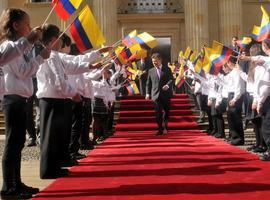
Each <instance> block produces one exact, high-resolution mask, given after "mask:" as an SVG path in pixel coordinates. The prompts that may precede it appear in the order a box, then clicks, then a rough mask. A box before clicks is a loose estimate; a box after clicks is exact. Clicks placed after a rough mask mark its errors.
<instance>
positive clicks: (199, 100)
mask: <svg viewBox="0 0 270 200" xmlns="http://www.w3.org/2000/svg"><path fill="white" fill-rule="evenodd" d="M195 96H196V105H197V106H198V109H199V110H200V111H202V93H197V94H195Z"/></svg>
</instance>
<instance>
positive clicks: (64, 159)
mask: <svg viewBox="0 0 270 200" xmlns="http://www.w3.org/2000/svg"><path fill="white" fill-rule="evenodd" d="M65 104H66V105H65V111H66V112H65V113H66V124H65V128H66V134H64V135H63V150H62V153H63V156H62V161H61V162H62V163H63V164H65V163H67V162H69V160H70V158H71V156H70V153H69V144H70V138H71V129H72V108H73V104H74V103H73V101H72V100H71V99H66V100H65Z"/></svg>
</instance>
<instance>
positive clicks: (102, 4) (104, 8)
mask: <svg viewBox="0 0 270 200" xmlns="http://www.w3.org/2000/svg"><path fill="white" fill-rule="evenodd" d="M92 10H93V13H94V16H95V18H96V20H97V23H98V25H99V27H100V29H101V31H102V32H103V34H104V37H105V38H106V44H107V45H112V44H113V43H115V42H116V41H117V39H118V37H117V36H118V27H117V26H118V24H117V0H109V1H108V0H93V1H92Z"/></svg>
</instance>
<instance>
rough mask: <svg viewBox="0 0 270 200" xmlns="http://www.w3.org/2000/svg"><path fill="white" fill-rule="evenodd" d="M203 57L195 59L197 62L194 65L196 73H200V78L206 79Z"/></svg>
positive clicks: (199, 56)
mask: <svg viewBox="0 0 270 200" xmlns="http://www.w3.org/2000/svg"><path fill="white" fill-rule="evenodd" d="M203 60H204V58H203V56H202V55H198V57H197V58H196V59H195V61H194V62H193V64H194V70H195V72H196V73H198V74H199V75H200V76H202V77H204V78H205V71H204V69H203V68H202V67H203Z"/></svg>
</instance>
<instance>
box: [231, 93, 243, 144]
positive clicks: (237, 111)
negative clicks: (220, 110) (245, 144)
mask: <svg viewBox="0 0 270 200" xmlns="http://www.w3.org/2000/svg"><path fill="white" fill-rule="evenodd" d="M233 97H234V94H233V93H229V95H228V104H229V102H230V100H232V99H233ZM242 103H243V97H241V98H240V99H238V100H237V101H236V103H235V106H234V107H231V106H229V105H228V112H227V117H228V124H229V129H230V133H231V137H232V140H238V139H240V140H242V141H244V129H243V121H242Z"/></svg>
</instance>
